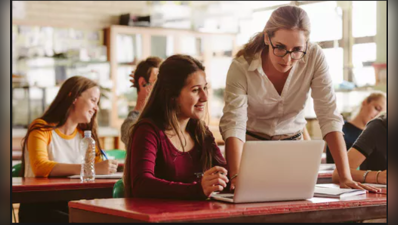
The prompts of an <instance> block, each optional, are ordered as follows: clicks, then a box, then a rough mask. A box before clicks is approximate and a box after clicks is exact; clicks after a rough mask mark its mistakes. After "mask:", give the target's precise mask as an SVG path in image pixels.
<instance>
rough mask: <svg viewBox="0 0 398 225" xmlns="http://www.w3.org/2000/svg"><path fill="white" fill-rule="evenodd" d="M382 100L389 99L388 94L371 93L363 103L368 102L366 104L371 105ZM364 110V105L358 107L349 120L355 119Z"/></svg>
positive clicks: (380, 92)
mask: <svg viewBox="0 0 398 225" xmlns="http://www.w3.org/2000/svg"><path fill="white" fill-rule="evenodd" d="M380 98H387V97H386V94H385V93H384V92H382V91H375V92H372V93H370V95H368V96H367V97H366V98H365V99H364V100H363V101H362V102H364V101H366V103H371V102H373V101H377V100H379V99H380ZM361 110H362V104H360V105H358V106H356V108H355V109H354V110H353V111H352V113H351V116H350V117H349V119H353V118H354V117H355V116H357V115H358V114H359V113H360V112H361Z"/></svg>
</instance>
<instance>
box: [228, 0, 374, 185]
mask: <svg viewBox="0 0 398 225" xmlns="http://www.w3.org/2000/svg"><path fill="white" fill-rule="evenodd" d="M309 35H310V21H309V18H308V15H307V13H306V12H305V11H304V10H303V9H301V8H299V7H296V6H283V7H280V8H278V9H276V10H275V11H274V12H273V13H272V15H271V18H270V19H269V21H268V22H267V24H266V26H265V28H264V30H263V32H260V33H258V34H257V35H256V36H254V37H253V38H252V39H251V40H250V41H249V42H248V43H247V44H246V45H245V46H244V47H243V49H242V50H240V51H239V52H238V53H237V55H236V58H235V59H234V60H233V62H232V64H231V66H230V68H229V71H228V75H227V81H226V87H225V95H224V98H225V107H224V110H223V111H224V114H223V116H222V118H221V121H220V131H221V134H222V136H223V139H224V140H225V144H226V148H225V149H226V159H227V164H228V171H229V172H228V174H229V176H230V181H231V182H230V183H231V189H234V188H235V182H236V179H234V178H235V177H237V176H238V174H237V173H238V170H239V163H240V158H241V154H242V149H243V143H244V142H245V141H246V140H298V139H302V131H303V130H304V128H305V124H306V120H305V116H304V107H305V103H306V100H307V98H308V94H309V91H310V89H311V96H312V98H313V99H314V104H315V112H316V114H317V117H318V120H319V123H320V126H321V131H322V135H323V138H324V139H325V141H326V142H327V144H328V146H329V148H330V150H331V153H332V156H333V158H334V160H335V162H336V167H337V170H338V173H339V174H340V177H341V178H342V179H340V186H341V187H350V188H358V189H369V190H372V191H375V190H376V189H374V188H372V187H369V186H366V185H363V184H360V183H359V182H355V181H353V179H352V177H351V173H350V167H349V166H348V160H347V154H346V152H347V150H346V147H345V143H344V138H343V133H342V126H343V124H344V121H343V119H342V117H341V115H340V114H339V112H338V110H337V107H336V97H335V93H334V90H333V86H332V79H331V76H330V74H329V68H328V65H327V63H326V59H325V56H324V54H323V52H322V50H321V48H320V47H319V46H318V45H316V44H312V43H310V42H309Z"/></svg>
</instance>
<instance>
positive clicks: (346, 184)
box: [340, 179, 381, 192]
mask: <svg viewBox="0 0 398 225" xmlns="http://www.w3.org/2000/svg"><path fill="white" fill-rule="evenodd" d="M340 188H352V189H362V190H368V191H370V192H381V189H379V188H375V187H372V186H369V185H365V184H362V183H360V182H356V181H353V180H351V179H345V180H341V181H340Z"/></svg>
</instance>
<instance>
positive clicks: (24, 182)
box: [12, 177, 119, 203]
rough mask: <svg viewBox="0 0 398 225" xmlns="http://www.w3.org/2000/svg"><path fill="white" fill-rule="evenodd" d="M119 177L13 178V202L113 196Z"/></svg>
mask: <svg viewBox="0 0 398 225" xmlns="http://www.w3.org/2000/svg"><path fill="white" fill-rule="evenodd" d="M118 180H119V179H96V180H95V181H93V182H84V183H83V182H81V181H80V179H69V178H21V177H13V178H12V202H13V203H25V202H51V201H70V200H78V199H94V198H112V191H113V186H114V185H115V183H116V182H117V181H118Z"/></svg>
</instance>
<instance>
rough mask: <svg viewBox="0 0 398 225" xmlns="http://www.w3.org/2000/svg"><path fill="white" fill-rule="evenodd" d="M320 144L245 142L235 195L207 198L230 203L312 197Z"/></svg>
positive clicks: (318, 142)
mask: <svg viewBox="0 0 398 225" xmlns="http://www.w3.org/2000/svg"><path fill="white" fill-rule="evenodd" d="M324 145H325V142H324V141H323V140H312V141H302V140H298V141H247V142H246V143H245V144H244V146H243V153H242V158H241V163H240V168H239V173H238V174H239V176H238V177H237V178H235V179H237V180H236V187H235V193H214V194H213V195H212V196H211V197H212V198H213V199H215V200H220V201H225V202H231V203H246V202H269V201H292V200H304V199H309V198H312V197H313V196H314V189H315V185H316V182H317V179H318V170H319V166H320V164H321V157H322V152H323V149H324Z"/></svg>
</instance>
